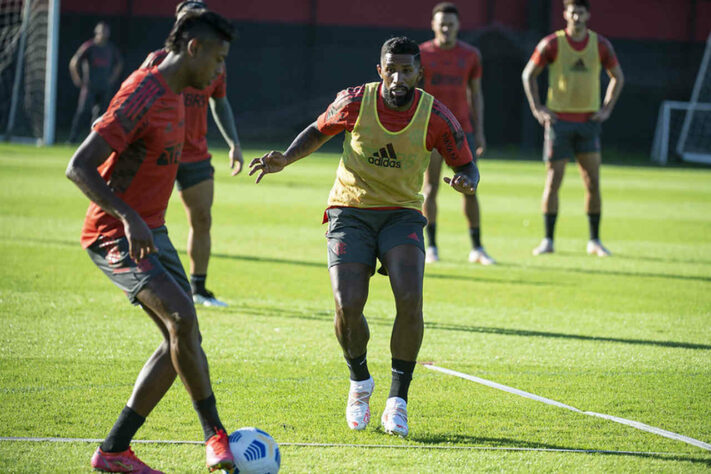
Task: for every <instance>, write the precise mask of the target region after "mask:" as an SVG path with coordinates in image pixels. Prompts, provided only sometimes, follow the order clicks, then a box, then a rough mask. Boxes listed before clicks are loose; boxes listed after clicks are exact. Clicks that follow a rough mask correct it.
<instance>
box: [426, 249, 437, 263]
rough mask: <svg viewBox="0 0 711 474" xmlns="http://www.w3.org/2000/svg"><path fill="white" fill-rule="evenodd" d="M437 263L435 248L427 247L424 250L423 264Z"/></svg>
mask: <svg viewBox="0 0 711 474" xmlns="http://www.w3.org/2000/svg"><path fill="white" fill-rule="evenodd" d="M435 262H439V255H438V254H437V247H432V246H430V247H427V250H425V263H435Z"/></svg>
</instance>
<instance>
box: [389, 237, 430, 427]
mask: <svg viewBox="0 0 711 474" xmlns="http://www.w3.org/2000/svg"><path fill="white" fill-rule="evenodd" d="M383 259H384V263H385V266H386V267H387V269H388V275H389V276H390V286H391V287H392V290H393V295H394V296H395V307H396V315H395V323H394V324H393V330H392V335H391V338H390V352H391V354H392V382H391V385H390V393H389V395H388V400H387V402H386V405H385V410H384V411H383V416H382V417H381V423H382V425H383V429H384V430H385V432H386V433H390V434H396V435H399V436H407V434H408V432H409V428H408V424H407V399H408V396H407V395H408V390H409V387H410V381H411V380H412V373H413V371H414V369H415V364H416V362H417V354H418V353H419V351H420V346H421V345H422V336H423V333H424V320H423V316H422V286H423V276H424V269H425V261H424V255H422V251H420V249H419V248H417V247H415V246H414V245H399V246H397V247H394V248H392V249H390V250H389V251H388V252H387V253H386V254H385V255H384V256H383Z"/></svg>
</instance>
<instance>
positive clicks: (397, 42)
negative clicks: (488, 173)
mask: <svg viewBox="0 0 711 474" xmlns="http://www.w3.org/2000/svg"><path fill="white" fill-rule="evenodd" d="M377 70H378V74H379V75H380V78H381V79H382V82H374V83H370V84H365V85H362V86H359V87H352V88H349V89H346V90H344V91H342V92H341V93H340V94H339V95H338V96H337V97H336V100H335V101H334V102H333V103H332V104H331V105H330V106H329V107H328V109H327V110H326V111H325V112H324V113H323V114H322V115H321V116H319V118H318V120H317V121H316V122H314V123H313V124H311V125H309V126H308V127H307V128H306V129H305V130H304V131H303V132H301V134H299V136H298V137H296V139H295V140H294V141H293V143H292V144H291V145H290V146H289V148H288V149H287V150H286V152H284V153H283V154H282V153H280V152H276V151H272V152H270V153H267V154H266V155H264V156H263V157H261V158H256V159H254V160H252V162H251V163H250V168H251V170H250V175H252V174H254V173H259V174H258V176H257V182H259V181H260V180H261V179H262V178H263V177H264V176H265V175H266V174H268V173H277V172H279V171H281V170H282V169H283V168H284V167H285V166H287V165H290V164H291V163H293V162H295V161H296V160H299V159H301V158H304V157H305V156H308V155H309V154H311V153H313V152H314V151H316V150H317V149H318V148H319V147H321V145H323V144H324V143H325V142H326V141H328V140H329V139H330V138H331V137H333V136H335V135H336V134H338V133H340V132H342V131H345V132H346V133H345V135H346V136H345V139H344V141H343V155H342V157H341V161H340V164H339V166H338V171H337V173H336V180H335V183H334V185H333V188H332V189H331V193H330V195H329V198H328V209H327V210H326V213H325V214H326V220H327V221H328V232H327V234H326V237H327V239H328V266H329V273H330V275H331V286H332V288H333V296H334V300H335V303H336V317H335V329H336V337H337V338H338V342H339V343H340V344H341V347H342V349H343V355H344V357H345V359H346V363H347V364H348V367H349V370H350V380H351V382H350V390H349V394H348V403H347V406H346V421H347V423H348V426H349V428H351V429H354V430H362V429H365V427H366V426H367V425H368V423H369V421H370V403H369V401H370V396H371V394H372V393H373V388H374V382H373V378H372V377H371V376H370V372H369V370H368V364H367V362H366V349H367V345H368V339H369V337H370V332H369V330H368V323H367V322H366V320H365V317H364V316H363V308H364V307H365V303H366V300H367V298H368V285H369V281H370V277H371V276H372V275H373V273H374V271H375V268H376V260H377V259H379V260H380V262H381V263H382V265H383V268H384V269H385V272H386V273H387V274H388V276H389V278H390V286H391V287H392V291H393V295H394V296H395V306H396V311H397V313H396V315H395V322H394V325H393V330H392V335H391V339H390V351H391V354H392V382H391V384H390V393H389V395H388V400H387V402H386V406H385V410H384V411H383V415H382V417H381V423H382V426H383V429H384V431H385V432H386V433H391V434H396V435H399V436H407V434H408V432H409V427H408V422H407V400H408V389H409V386H410V381H411V380H412V373H413V371H414V368H415V363H416V361H417V354H418V352H419V350H420V345H421V343H422V335H423V329H424V321H423V317H422V280H423V274H424V267H425V248H424V235H423V232H422V229H423V227H424V225H425V223H426V219H425V218H424V216H423V215H422V212H421V209H422V202H423V197H422V195H421V194H420V190H421V189H422V183H423V180H424V173H425V170H426V169H427V166H428V164H429V160H430V155H431V153H432V150H433V149H436V150H438V151H439V153H440V154H441V155H442V156H443V157H444V159H445V161H446V162H447V164H448V165H449V166H451V167H452V168H453V169H454V171H455V175H454V177H453V178H448V177H447V178H444V182H445V183H447V184H449V185H450V186H451V187H452V188H454V189H455V190H456V191H459V192H461V193H464V194H469V195H471V194H473V193H474V192H475V191H476V187H477V184H478V182H479V172H478V170H477V168H476V165H475V164H474V162H473V161H472V155H471V151H470V150H469V146H468V145H467V142H466V137H465V135H464V132H463V131H462V128H461V126H460V125H459V122H457V120H456V119H455V118H454V116H453V115H452V113H451V112H450V111H449V110H447V108H446V107H445V106H444V105H442V104H441V103H440V102H439V101H437V100H436V99H434V98H433V97H432V96H431V95H429V94H427V93H426V92H424V91H422V90H420V89H417V88H416V87H415V86H416V85H417V84H418V83H419V81H420V80H421V79H422V67H421V64H420V50H419V47H418V45H417V43H416V42H414V41H412V40H410V39H408V38H405V37H398V38H392V39H389V40H388V41H386V42H385V43H384V44H383V47H382V49H381V52H380V64H378V66H377Z"/></svg>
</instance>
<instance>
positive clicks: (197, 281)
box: [190, 274, 207, 295]
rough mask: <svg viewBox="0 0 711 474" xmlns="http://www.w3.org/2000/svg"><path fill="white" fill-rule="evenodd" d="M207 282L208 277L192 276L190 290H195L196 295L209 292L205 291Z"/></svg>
mask: <svg viewBox="0 0 711 474" xmlns="http://www.w3.org/2000/svg"><path fill="white" fill-rule="evenodd" d="M205 280H207V275H193V274H190V288H191V289H192V290H193V294H194V295H198V294H204V293H205V292H206V291H207V290H206V289H205Z"/></svg>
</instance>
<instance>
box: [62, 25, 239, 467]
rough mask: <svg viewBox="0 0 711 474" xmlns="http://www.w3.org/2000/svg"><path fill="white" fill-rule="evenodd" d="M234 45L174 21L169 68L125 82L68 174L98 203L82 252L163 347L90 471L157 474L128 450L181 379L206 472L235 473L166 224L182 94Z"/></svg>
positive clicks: (215, 68)
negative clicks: (141, 313)
mask: <svg viewBox="0 0 711 474" xmlns="http://www.w3.org/2000/svg"><path fill="white" fill-rule="evenodd" d="M232 36H233V29H232V25H231V24H230V23H229V22H228V21H227V20H226V19H224V18H223V17H221V16H219V15H217V14H216V13H213V12H206V11H203V12H197V13H190V14H187V15H185V16H184V17H182V18H181V19H180V20H178V21H177V22H176V24H175V26H174V27H173V29H172V31H171V33H170V36H169V37H168V40H167V41H166V46H167V47H168V49H169V50H170V52H169V53H168V55H167V56H166V58H165V60H164V61H163V62H162V63H161V64H160V65H159V66H156V67H153V68H150V69H138V70H137V71H135V72H134V73H133V74H131V76H129V78H128V79H127V80H126V81H125V82H124V83H123V84H122V85H121V89H120V90H119V92H118V93H117V94H116V96H115V97H114V98H113V100H112V101H111V104H110V105H109V109H108V111H107V112H106V113H105V114H104V115H103V116H102V117H101V118H100V119H99V120H98V121H97V122H96V123H95V124H94V126H93V128H94V130H93V131H92V132H91V134H90V135H89V136H88V137H87V138H86V140H84V142H83V143H82V144H81V145H80V146H79V148H78V149H77V151H76V153H75V154H74V156H73V157H72V160H71V161H70V163H69V166H68V168H67V177H68V178H69V179H71V180H72V181H74V183H75V184H76V185H77V186H78V187H79V188H80V189H81V190H82V191H83V192H84V194H86V195H87V196H88V197H89V199H91V201H92V202H91V204H90V205H89V210H88V211H87V215H86V220H85V221H84V228H83V230H82V238H81V242H82V246H83V247H84V248H86V250H87V252H88V254H89V256H90V257H91V259H92V260H93V261H94V263H95V264H96V265H97V266H98V267H99V268H100V269H101V270H102V271H103V272H104V273H105V274H106V275H107V276H108V277H109V279H111V281H112V282H113V283H114V284H116V285H117V286H118V287H119V288H121V289H122V290H124V292H125V293H126V295H127V296H128V298H129V300H130V301H131V302H132V303H133V304H137V305H140V306H141V307H142V308H143V309H144V310H145V311H146V313H148V315H149V316H150V318H151V319H152V320H153V321H154V322H155V323H156V324H157V325H158V328H159V329H160V331H161V333H162V334H163V338H164V340H163V342H162V343H161V345H160V346H159V347H158V349H157V350H156V351H155V352H154V353H153V355H152V356H151V357H150V359H148V361H147V362H146V364H145V365H144V366H143V369H142V370H141V372H140V374H139V375H138V379H137V380H136V384H135V386H134V389H133V393H132V395H131V398H129V400H128V402H127V404H126V406H125V408H124V409H123V411H122V412H121V414H120V415H119V417H118V420H117V421H116V424H115V425H114V427H113V428H112V429H111V432H110V433H109V435H108V436H107V437H106V439H105V440H104V442H103V443H102V444H101V446H100V447H99V448H97V450H96V452H95V453H94V456H93V458H92V460H91V465H92V467H94V468H95V469H98V470H101V471H107V472H129V471H136V472H142V473H143V472H158V471H154V470H152V469H150V468H149V467H148V466H146V465H145V464H144V463H143V462H142V461H140V460H139V459H138V458H137V457H136V456H135V455H134V454H133V451H132V450H131V448H130V446H129V444H130V442H131V439H132V438H133V436H134V435H135V433H136V431H137V430H138V429H139V428H140V427H141V425H142V424H143V422H144V421H145V418H146V417H147V416H148V414H149V413H150V412H151V410H153V408H154V407H155V406H156V404H157V403H158V402H159V401H160V400H161V398H163V396H164V395H165V393H166V392H167V391H168V389H169V388H170V386H171V385H172V384H173V381H174V380H175V377H176V375H179V376H180V379H181V380H182V382H183V384H184V385H185V388H186V389H187V391H188V394H189V395H190V398H191V399H192V400H193V406H194V407H195V410H196V411H197V414H198V418H199V419H200V422H201V424H202V428H203V431H204V434H205V440H206V449H207V466H208V467H209V468H210V470H216V469H232V467H233V457H232V454H231V453H230V448H229V442H228V440H227V434H226V433H225V429H224V427H223V425H222V422H221V421H220V418H219V416H218V413H217V407H216V402H215V396H214V393H213V391H212V387H211V383H210V375H209V371H208V365H207V358H206V356H205V353H204V352H203V350H202V347H201V343H200V341H201V336H200V330H199V328H198V321H197V315H196V314H195V307H194V305H193V302H192V301H191V299H190V284H189V283H188V280H187V277H186V276H185V272H184V271H183V267H182V265H181V264H180V260H179V259H178V254H177V252H176V251H175V249H174V248H173V246H172V244H171V242H170V239H169V238H168V231H167V229H166V227H165V225H164V224H165V210H166V207H167V205H168V199H169V198H170V194H171V191H172V189H173V183H174V181H175V175H176V173H177V171H178V161H179V159H180V154H181V150H182V147H183V140H184V138H185V107H184V105H183V98H182V96H181V95H180V93H181V91H183V90H184V89H185V88H186V87H188V86H192V87H195V88H198V89H202V88H204V87H206V86H207V85H208V84H209V83H210V82H211V81H212V80H213V79H214V78H215V77H216V76H217V75H218V74H219V73H220V72H221V71H222V68H223V67H224V60H225V57H226V56H227V53H228V51H229V42H230V41H231V40H232ZM97 168H98V169H97Z"/></svg>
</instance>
